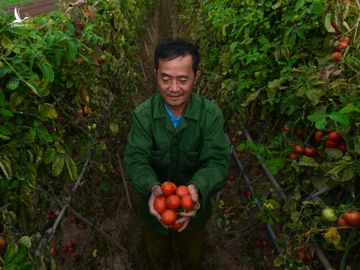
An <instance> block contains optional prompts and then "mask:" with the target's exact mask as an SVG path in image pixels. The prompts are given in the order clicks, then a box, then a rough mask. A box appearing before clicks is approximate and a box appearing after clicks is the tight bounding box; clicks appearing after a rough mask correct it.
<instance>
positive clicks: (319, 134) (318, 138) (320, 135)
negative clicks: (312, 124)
mask: <svg viewBox="0 0 360 270" xmlns="http://www.w3.org/2000/svg"><path fill="white" fill-rule="evenodd" d="M323 137H324V132H323V131H321V130H318V131H316V132H315V134H314V139H315V141H317V142H320V141H321V139H322V138H323Z"/></svg>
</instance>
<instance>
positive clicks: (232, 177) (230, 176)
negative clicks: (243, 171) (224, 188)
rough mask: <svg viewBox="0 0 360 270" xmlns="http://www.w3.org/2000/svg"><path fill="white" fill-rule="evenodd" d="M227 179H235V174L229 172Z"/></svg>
mask: <svg viewBox="0 0 360 270" xmlns="http://www.w3.org/2000/svg"><path fill="white" fill-rule="evenodd" d="M228 179H229V181H231V182H232V181H235V179H236V177H235V175H233V174H230V175H229V176H228Z"/></svg>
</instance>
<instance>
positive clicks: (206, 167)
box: [189, 108, 230, 201]
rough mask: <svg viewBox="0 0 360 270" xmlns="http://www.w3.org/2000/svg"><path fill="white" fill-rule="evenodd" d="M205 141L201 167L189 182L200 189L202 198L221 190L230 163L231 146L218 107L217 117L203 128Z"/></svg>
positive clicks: (205, 198)
mask: <svg viewBox="0 0 360 270" xmlns="http://www.w3.org/2000/svg"><path fill="white" fill-rule="evenodd" d="M203 136H204V143H203V147H202V150H201V152H200V156H199V162H200V169H199V170H198V171H197V172H196V173H195V174H194V176H193V177H192V179H191V181H190V183H189V184H194V185H195V186H197V188H198V189H199V191H200V194H201V198H202V200H204V201H207V200H208V199H209V197H210V196H211V195H213V194H215V193H216V192H217V191H218V190H220V189H221V188H222V187H223V186H224V183H225V179H226V177H227V174H228V170H229V163H230V147H229V143H228V140H227V139H226V137H225V133H224V119H223V116H222V113H221V111H220V109H219V108H217V111H216V114H215V119H214V120H213V121H209V124H208V126H207V127H205V129H204V130H203Z"/></svg>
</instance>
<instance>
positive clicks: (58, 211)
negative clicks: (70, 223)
mask: <svg viewBox="0 0 360 270" xmlns="http://www.w3.org/2000/svg"><path fill="white" fill-rule="evenodd" d="M59 215H60V210H59V209H56V210H55V211H54V216H55V217H58V216H59Z"/></svg>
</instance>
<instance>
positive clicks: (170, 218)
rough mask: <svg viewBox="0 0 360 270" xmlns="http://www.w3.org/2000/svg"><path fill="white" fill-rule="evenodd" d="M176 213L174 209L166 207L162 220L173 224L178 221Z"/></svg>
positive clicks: (166, 223) (164, 222) (167, 223)
mask: <svg viewBox="0 0 360 270" xmlns="http://www.w3.org/2000/svg"><path fill="white" fill-rule="evenodd" d="M176 219H177V218H176V213H175V211H174V210H172V209H166V210H165V211H164V212H163V213H162V214H161V222H162V223H163V224H165V225H172V224H174V223H175V222H176Z"/></svg>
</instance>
